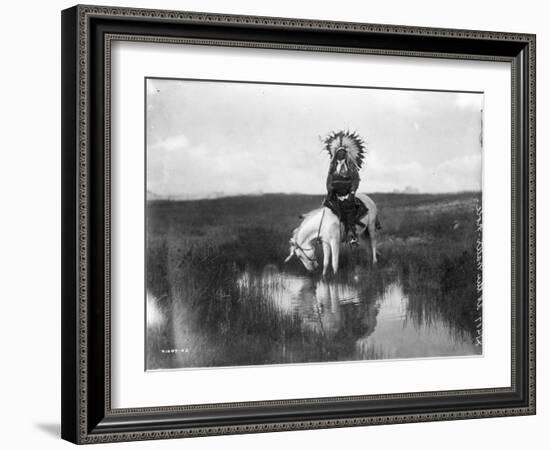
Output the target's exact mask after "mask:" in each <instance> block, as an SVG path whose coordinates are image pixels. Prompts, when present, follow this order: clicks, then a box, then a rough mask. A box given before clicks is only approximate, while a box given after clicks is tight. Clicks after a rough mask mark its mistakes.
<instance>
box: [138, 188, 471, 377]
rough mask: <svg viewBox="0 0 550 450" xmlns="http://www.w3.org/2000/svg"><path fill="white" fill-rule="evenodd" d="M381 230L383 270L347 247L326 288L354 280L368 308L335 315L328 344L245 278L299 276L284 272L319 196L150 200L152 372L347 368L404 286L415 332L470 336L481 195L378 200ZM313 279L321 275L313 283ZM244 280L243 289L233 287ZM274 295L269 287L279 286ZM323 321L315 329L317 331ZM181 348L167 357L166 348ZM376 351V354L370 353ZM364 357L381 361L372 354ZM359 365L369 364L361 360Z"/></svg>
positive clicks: (290, 267) (294, 268) (299, 271)
mask: <svg viewBox="0 0 550 450" xmlns="http://www.w3.org/2000/svg"><path fill="white" fill-rule="evenodd" d="M372 198H373V199H374V201H375V202H376V203H377V205H378V208H379V216H380V220H381V223H382V227H383V228H382V230H381V231H380V232H379V235H378V242H379V249H380V257H379V261H380V263H379V264H378V265H377V266H375V267H373V266H372V265H371V262H370V261H371V255H370V253H369V252H366V251H364V250H355V251H350V250H349V249H347V248H344V250H343V252H342V255H341V272H340V274H339V275H338V276H336V277H334V276H333V277H332V281H333V282H341V283H343V284H345V283H351V282H353V276H355V275H357V274H360V275H361V283H360V284H359V285H357V283H356V285H357V289H358V290H359V292H360V294H361V298H362V299H363V300H362V301H361V302H359V303H356V304H350V305H345V306H343V307H342V308H341V310H342V312H341V315H342V317H341V318H340V319H339V320H341V321H342V323H345V324H346V326H345V327H340V328H339V329H337V330H336V331H335V333H336V334H334V333H333V334H332V335H330V336H329V335H328V334H327V331H326V330H324V329H323V327H322V326H321V325H322V324H321V325H320V326H319V327H314V328H312V327H311V326H306V324H305V323H304V320H303V318H302V317H300V315H299V314H297V313H296V312H292V310H286V309H284V308H280V307H278V306H277V305H275V304H274V303H273V301H272V300H271V297H270V295H268V293H267V292H266V291H265V289H266V287H265V286H264V285H262V283H260V282H258V281H257V279H256V281H255V279H252V278H251V279H249V280H248V281H244V283H245V285H244V288H243V278H242V275H243V274H245V273H260V272H262V271H263V270H265V268H266V267H270V268H272V269H274V270H276V271H278V272H284V273H286V274H292V275H296V276H301V277H303V276H305V275H306V273H305V269H304V268H303V267H302V266H301V265H300V264H299V262H297V261H295V260H293V261H292V262H291V263H289V264H287V265H284V264H283V263H282V262H283V260H284V258H285V257H286V255H287V254H288V239H289V236H290V233H291V231H292V230H293V229H294V228H295V227H296V226H297V225H298V224H299V222H300V220H299V218H298V216H299V215H300V214H301V213H304V212H307V211H309V210H311V209H314V208H317V207H318V206H319V204H320V203H321V200H322V198H321V197H317V196H306V195H264V196H256V197H233V198H222V199H214V200H197V201H151V202H149V203H148V207H147V214H148V215H147V248H146V269H147V270H146V272H147V276H146V279H147V289H148V291H149V292H150V293H151V294H152V299H150V300H149V301H148V308H151V310H154V311H155V312H156V314H157V315H158V316H159V317H162V320H163V322H162V323H161V324H156V325H155V326H149V327H148V332H147V346H148V349H147V367H148V368H149V369H158V368H171V367H199V366H200V367H202V366H228V365H250V364H274V363H284V362H309V361H329V360H347V359H353V358H356V357H357V352H356V349H355V346H356V340H357V337H358V336H365V335H368V334H369V333H372V328H373V323H375V319H374V322H373V320H370V321H368V320H366V319H365V317H368V316H369V315H370V316H373V315H375V313H376V311H375V299H376V298H377V297H378V296H380V295H381V293H383V292H384V289H385V287H386V286H388V285H389V284H390V283H392V282H395V281H396V280H399V281H400V282H401V283H402V285H403V289H404V291H405V292H406V294H407V296H408V297H409V302H408V306H407V308H408V311H407V314H408V315H409V318H410V320H412V321H413V323H417V324H419V325H420V324H425V323H430V321H432V322H433V321H435V320H443V321H445V322H446V323H447V324H448V326H449V330H451V331H450V332H452V333H455V334H456V335H457V336H462V337H463V338H464V337H466V338H467V339H473V337H472V336H473V334H474V331H475V330H474V328H475V325H474V319H475V317H476V315H477V314H478V313H479V312H478V311H476V301H477V297H476V292H475V278H476V273H475V256H476V255H475V238H476V234H475V214H474V207H475V204H476V202H479V201H480V198H481V196H480V194H478V193H462V194H452V195H451V194H442V195H407V194H378V195H376V194H374V195H372ZM308 276H310V277H312V278H313V279H315V278H316V277H318V276H319V275H318V274H315V275H308ZM239 280H240V281H239ZM275 288H277V286H271V287H270V289H275ZM320 323H321V322H320ZM171 349H172V350H174V349H175V350H177V351H175V352H166V350H171ZM374 353H375V354H374ZM374 353H373V354H372V355H370V357H372V358H382V357H383V356H384V352H383V350H381V349H378V350H377V351H376V352H374ZM363 356H364V355H363Z"/></svg>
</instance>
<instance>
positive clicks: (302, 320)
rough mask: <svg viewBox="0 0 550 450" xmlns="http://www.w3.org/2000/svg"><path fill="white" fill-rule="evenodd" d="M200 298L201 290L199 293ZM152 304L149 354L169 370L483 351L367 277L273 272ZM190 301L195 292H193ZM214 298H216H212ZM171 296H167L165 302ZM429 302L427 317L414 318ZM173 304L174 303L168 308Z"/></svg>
mask: <svg viewBox="0 0 550 450" xmlns="http://www.w3.org/2000/svg"><path fill="white" fill-rule="evenodd" d="M199 294H200V293H199ZM199 294H197V299H198V300H197V301H194V302H191V303H189V302H187V303H186V302H183V301H181V297H182V295H181V294H179V296H180V299H177V297H178V293H177V292H173V293H172V296H173V298H176V301H172V302H171V303H166V302H162V301H160V299H155V298H154V297H153V296H152V295H151V294H149V295H148V301H147V304H148V306H147V327H148V333H147V334H148V340H149V341H150V342H148V345H149V349H150V350H151V352H150V353H153V354H154V353H155V352H157V354H158V353H161V354H163V355H164V356H166V357H167V358H168V359H167V360H166V361H167V362H165V363H163V364H160V365H161V366H162V367H207V366H228V365H251V364H280V363H301V362H320V361H350V360H368V359H388V358H412V357H436V356H455V355H473V354H479V353H480V351H481V348H478V347H476V346H474V344H473V339H472V336H471V335H470V333H468V332H465V331H464V330H460V329H459V327H457V326H455V325H453V324H452V323H450V322H449V321H448V320H444V318H443V317H441V315H440V314H441V313H440V312H439V311H438V310H436V309H435V308H434V302H433V301H422V298H423V297H422V296H419V295H418V293H416V294H415V300H414V301H415V303H414V304H410V301H409V297H408V296H407V294H406V293H405V291H404V288H403V285H402V284H401V283H400V282H399V281H397V280H395V279H393V280H384V282H383V283H382V284H381V285H380V283H379V284H378V285H377V284H376V283H373V280H372V279H370V278H369V277H368V275H363V276H361V275H359V276H358V275H355V276H349V277H346V276H345V275H341V276H339V277H337V278H335V279H330V280H323V279H316V278H312V277H310V276H297V275H290V274H285V273H281V272H279V271H278V269H277V268H276V267H274V266H267V267H266V268H265V269H264V270H263V271H262V272H260V273H254V272H244V273H242V274H241V275H240V276H238V277H237V278H236V280H233V281H231V283H230V284H228V286H227V287H226V289H225V290H220V291H218V292H216V299H217V300H215V301H214V300H205V299H204V298H201V297H199ZM186 296H187V297H189V296H190V293H189V292H188V293H187V294H186ZM210 298H212V297H210ZM165 300H166V299H165ZM419 304H421V306H422V311H423V313H422V315H419V314H418V313H415V311H417V310H418V306H419ZM167 305H169V306H167Z"/></svg>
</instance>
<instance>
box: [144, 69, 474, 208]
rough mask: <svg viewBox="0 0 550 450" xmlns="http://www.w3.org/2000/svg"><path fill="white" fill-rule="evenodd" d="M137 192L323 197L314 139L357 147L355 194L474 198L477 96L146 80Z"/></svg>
mask: <svg viewBox="0 0 550 450" xmlns="http://www.w3.org/2000/svg"><path fill="white" fill-rule="evenodd" d="M146 95H147V189H148V191H149V192H152V193H154V194H156V195H159V196H162V197H167V196H172V197H190V198H200V197H209V196H212V195H234V194H258V193H269V192H286V193H312V194H321V193H324V192H325V180H326V175H327V169H328V162H329V159H328V155H327V153H326V152H324V151H323V150H322V142H321V138H322V137H324V136H326V135H327V134H328V133H329V132H330V131H338V130H341V129H344V130H345V129H349V130H351V131H356V132H357V133H358V134H359V135H360V136H361V137H363V139H364V140H365V142H366V145H367V157H366V164H365V165H364V167H363V169H362V170H361V173H360V176H361V184H360V187H359V190H360V191H364V192H393V191H396V190H397V191H403V190H405V189H407V188H409V189H410V188H412V189H413V190H416V191H419V192H456V191H463V190H480V189H481V142H480V131H481V109H482V107H483V95H482V94H476V93H451V92H427V91H406V90H387V89H361V88H341V87H315V86H294V85H272V84H252V83H230V82H208V81H185V80H159V79H148V80H147V89H146Z"/></svg>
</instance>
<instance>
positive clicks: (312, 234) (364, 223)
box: [285, 194, 377, 276]
mask: <svg viewBox="0 0 550 450" xmlns="http://www.w3.org/2000/svg"><path fill="white" fill-rule="evenodd" d="M356 197H357V198H358V199H359V200H361V201H362V202H363V203H364V204H365V206H366V207H367V208H368V213H367V214H366V215H365V216H364V217H362V218H361V220H360V222H361V225H357V226H356V228H355V229H356V232H357V235H358V236H360V237H361V239H360V241H359V242H360V243H366V240H367V237H368V238H369V240H370V247H371V251H372V263H373V264H376V262H377V257H376V222H377V220H376V216H377V210H376V204H375V203H374V201H373V200H372V199H371V198H370V197H369V196H368V195H366V194H356ZM301 217H303V219H304V220H303V221H302V223H301V224H300V226H298V228H296V229H295V230H294V231H293V234H292V237H291V238H290V241H289V244H290V254H289V255H288V256H287V258H286V259H285V263H286V262H288V261H290V259H291V258H292V257H293V256H296V257H298V259H299V260H300V261H301V262H302V264H303V265H304V267H305V268H306V269H307V270H308V271H309V272H313V271H314V270H315V269H317V267H318V266H319V263H318V262H317V258H316V254H315V247H314V245H313V243H314V241H315V240H316V239H319V240H320V241H321V244H322V247H323V276H326V274H327V271H328V268H329V265H330V263H331V262H332V271H333V272H334V273H335V274H336V273H337V272H338V259H339V257H340V245H341V237H342V233H343V232H344V227H343V224H342V223H341V222H340V220H339V219H338V216H336V214H334V213H333V212H332V211H331V210H330V209H329V208H327V207H326V206H324V207H321V208H319V209H315V210H313V211H311V212H309V213H307V214H304V215H303V216H301ZM365 231H366V232H367V233H365ZM367 234H368V236H367Z"/></svg>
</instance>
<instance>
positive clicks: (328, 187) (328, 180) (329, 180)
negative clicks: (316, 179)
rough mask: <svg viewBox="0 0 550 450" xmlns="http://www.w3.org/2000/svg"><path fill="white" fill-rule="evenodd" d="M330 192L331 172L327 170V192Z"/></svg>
mask: <svg viewBox="0 0 550 450" xmlns="http://www.w3.org/2000/svg"><path fill="white" fill-rule="evenodd" d="M330 191H332V171H331V170H329V172H328V176H327V192H329V193H330Z"/></svg>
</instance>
